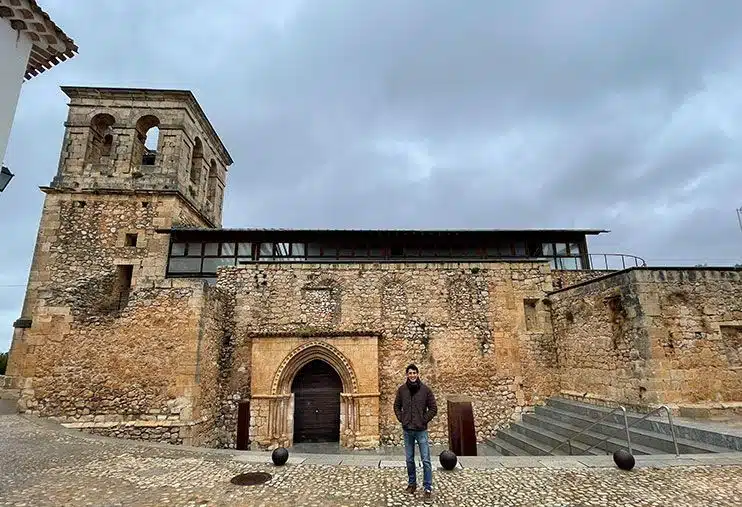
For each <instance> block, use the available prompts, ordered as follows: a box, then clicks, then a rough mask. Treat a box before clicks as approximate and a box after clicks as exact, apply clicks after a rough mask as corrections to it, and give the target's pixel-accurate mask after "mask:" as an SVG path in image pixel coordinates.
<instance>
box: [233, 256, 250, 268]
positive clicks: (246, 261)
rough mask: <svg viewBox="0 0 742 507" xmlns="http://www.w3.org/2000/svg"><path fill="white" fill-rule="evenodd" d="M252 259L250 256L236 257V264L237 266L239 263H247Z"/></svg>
mask: <svg viewBox="0 0 742 507" xmlns="http://www.w3.org/2000/svg"><path fill="white" fill-rule="evenodd" d="M252 261H253V259H252V257H237V265H238V266H239V265H240V264H247V263H250V262H252Z"/></svg>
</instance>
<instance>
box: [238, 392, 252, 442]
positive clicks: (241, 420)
mask: <svg viewBox="0 0 742 507" xmlns="http://www.w3.org/2000/svg"><path fill="white" fill-rule="evenodd" d="M249 448H250V402H249V401H242V402H240V404H239V405H237V450H240V451H246V450H248V449H249Z"/></svg>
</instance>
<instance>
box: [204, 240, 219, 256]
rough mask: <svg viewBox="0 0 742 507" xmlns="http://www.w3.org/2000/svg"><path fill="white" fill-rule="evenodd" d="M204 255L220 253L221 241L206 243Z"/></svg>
mask: <svg viewBox="0 0 742 507" xmlns="http://www.w3.org/2000/svg"><path fill="white" fill-rule="evenodd" d="M204 255H219V243H206V244H205V245H204Z"/></svg>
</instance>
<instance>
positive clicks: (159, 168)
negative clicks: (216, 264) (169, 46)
mask: <svg viewBox="0 0 742 507" xmlns="http://www.w3.org/2000/svg"><path fill="white" fill-rule="evenodd" d="M62 91H63V92H64V93H65V94H66V95H67V96H68V97H69V98H70V103H69V114H68V116H67V122H66V123H65V134H64V141H63V145H62V151H61V156H60V160H59V169H58V172H57V176H56V177H55V178H54V180H53V181H52V183H51V185H50V187H51V188H53V189H55V190H59V191H82V192H87V191H94V192H95V193H99V194H100V193H107V192H111V193H117V194H121V193H132V192H134V193H141V192H152V193H157V194H160V195H178V196H179V197H181V198H182V200H183V205H184V206H185V207H188V208H190V211H191V212H192V214H193V217H192V219H193V220H194V221H195V222H196V223H193V224H189V225H193V226H200V227H220V226H221V222H222V205H223V199H224V187H225V185H226V176H227V168H228V167H229V166H230V165H231V164H232V158H231V157H230V155H229V153H227V150H226V148H225V147H224V145H223V144H222V142H221V140H220V139H219V137H218V136H217V135H216V132H215V131H214V128H213V127H212V126H211V123H209V120H208V119H207V118H206V115H205V114H204V112H203V110H202V109H201V107H200V106H199V105H198V103H197V102H196V99H195V98H194V96H193V94H192V93H191V92H190V91H182V90H145V89H128V88H87V87H62Z"/></svg>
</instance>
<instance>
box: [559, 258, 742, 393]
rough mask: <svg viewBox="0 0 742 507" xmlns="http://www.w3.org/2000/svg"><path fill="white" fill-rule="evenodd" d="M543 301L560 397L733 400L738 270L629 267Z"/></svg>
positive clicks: (739, 373)
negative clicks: (555, 351)
mask: <svg viewBox="0 0 742 507" xmlns="http://www.w3.org/2000/svg"><path fill="white" fill-rule="evenodd" d="M549 300H550V301H551V308H552V322H553V326H554V335H555V339H556V344H557V348H558V350H559V352H558V355H559V368H560V371H561V387H562V389H563V390H566V391H572V392H579V393H588V394H589V395H592V396H595V397H599V398H606V399H610V400H614V401H619V402H624V403H628V404H632V405H642V404H644V405H646V404H657V403H698V402H714V401H717V402H718V401H739V400H742V368H740V366H742V365H740V364H738V358H739V350H740V349H741V348H742V343H740V338H739V332H740V329H742V325H740V322H742V320H741V319H740V317H741V316H742V313H741V312H742V283H740V270H739V269H737V270H734V269H729V270H698V269H687V270H683V269H659V268H658V269H632V270H628V271H623V272H620V273H617V274H615V275H614V276H611V277H607V278H601V279H599V280H596V281H594V282H592V283H589V284H586V285H582V286H579V287H573V288H568V289H566V290H562V291H558V292H555V293H553V294H551V295H550V296H549Z"/></svg>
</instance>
